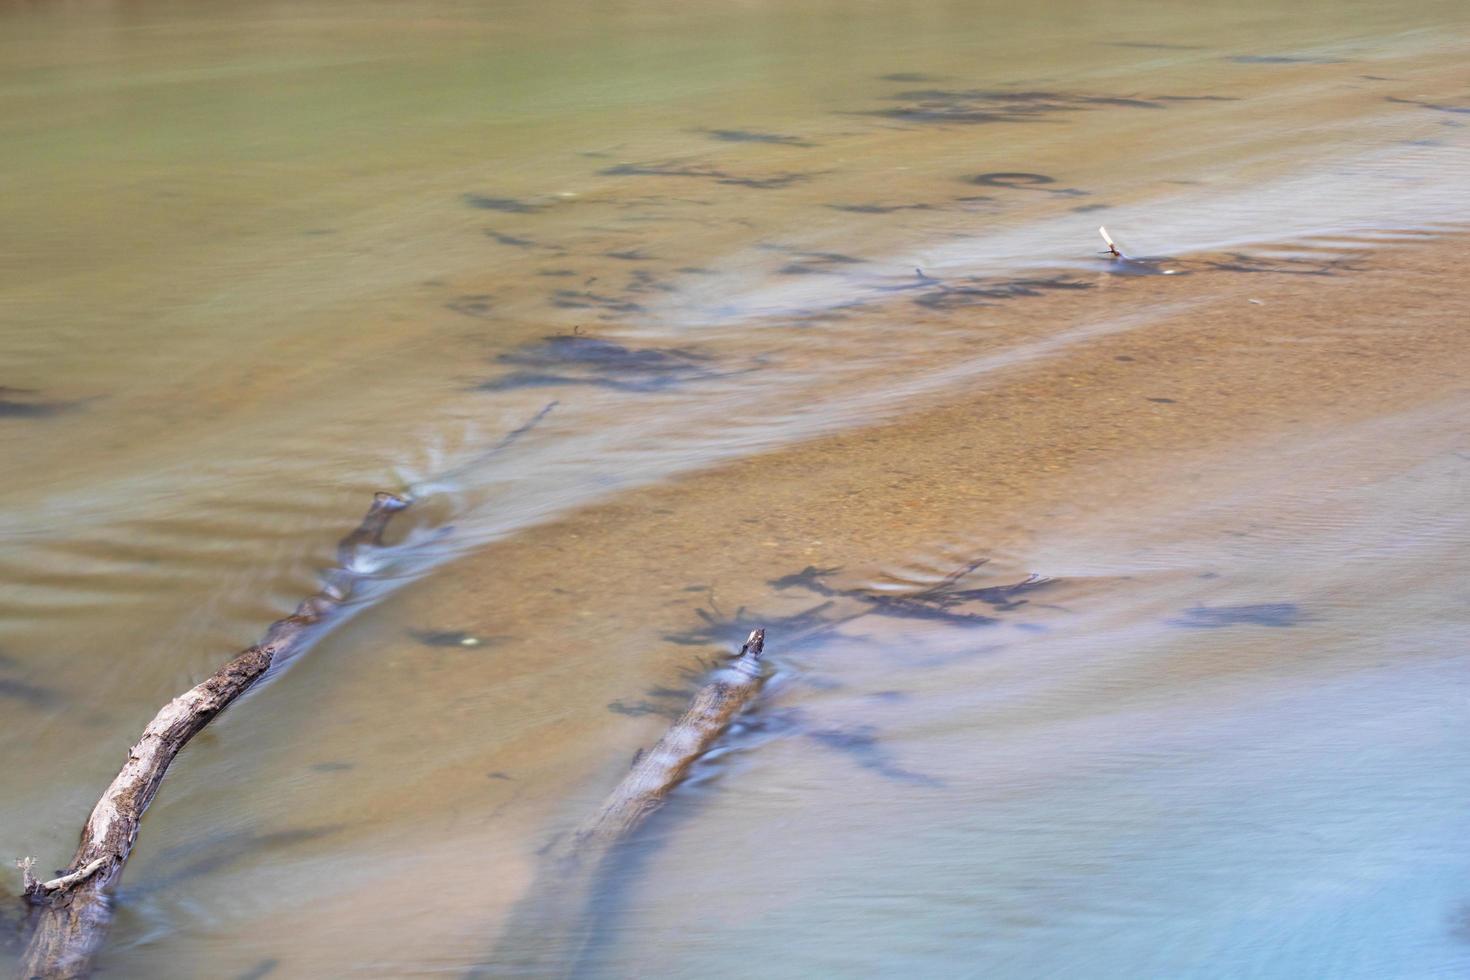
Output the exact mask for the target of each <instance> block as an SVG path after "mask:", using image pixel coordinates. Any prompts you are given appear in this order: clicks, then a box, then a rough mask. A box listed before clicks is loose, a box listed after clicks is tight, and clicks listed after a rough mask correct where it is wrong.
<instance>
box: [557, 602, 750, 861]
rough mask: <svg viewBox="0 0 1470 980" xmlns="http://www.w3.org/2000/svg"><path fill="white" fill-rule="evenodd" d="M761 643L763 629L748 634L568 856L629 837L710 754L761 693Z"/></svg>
mask: <svg viewBox="0 0 1470 980" xmlns="http://www.w3.org/2000/svg"><path fill="white" fill-rule="evenodd" d="M765 642H766V631H765V630H763V629H757V630H753V631H752V632H751V634H750V638H749V639H747V640H746V641H745V645H744V646H742V647H741V648H740V653H739V654H738V655H737V656H736V657H735V659H734V660H732V661H731V662H730V663H729V664H728V665H726V666H724V667H722V668H720V669H719V670H718V671H716V673H715V675H714V676H713V677H711V678H710V680H709V682H708V683H706V684H705V685H704V686H703V687H701V688H700V689H699V691H698V692H697V693H696V694H695V695H694V700H693V701H692V702H691V703H690V705H689V710H688V711H685V712H684V714H683V715H682V716H680V718H679V720H678V721H676V722H674V724H673V725H672V726H671V727H670V728H669V730H668V731H667V732H665V733H664V735H663V738H660V739H659V740H658V742H657V743H656V744H655V745H654V746H653V748H651V749H649V750H648V751H647V752H645V753H643V754H642V755H641V756H639V758H638V761H637V762H635V763H634V764H633V768H632V769H630V770H629V771H628V775H626V776H624V777H623V781H622V782H621V783H619V784H618V787H617V789H615V790H613V791H612V795H610V796H609V797H608V798H607V800H606V801H605V802H604V803H603V804H602V807H601V808H600V809H598V811H597V812H596V813H595V814H593V815H592V816H591V818H589V819H588V820H587V821H586V822H584V823H583V824H582V826H581V827H580V828H578V830H577V831H576V832H575V833H574V834H573V835H572V837H571V840H570V841H568V843H567V847H568V854H569V856H570V855H584V856H585V855H587V854H597V853H600V852H601V851H602V850H603V849H605V848H606V847H608V846H610V845H612V844H616V843H617V842H618V841H620V840H622V839H624V838H625V837H627V836H628V835H629V834H631V833H632V832H633V831H634V830H635V829H636V828H637V827H638V825H639V824H640V823H642V822H643V821H644V820H645V819H647V818H648V816H649V814H651V813H653V811H655V810H657V809H658V808H659V807H660V806H661V805H662V804H663V802H664V800H665V799H666V798H667V797H668V795H669V793H670V791H671V790H673V788H674V787H675V786H677V785H679V783H680V781H681V780H683V778H684V776H685V774H686V773H688V772H689V767H690V766H692V765H694V763H695V762H696V761H698V759H699V757H700V756H702V755H704V754H705V753H706V752H708V751H709V748H710V746H711V745H713V744H714V742H715V739H717V738H719V737H720V735H721V734H722V733H723V732H724V731H725V729H726V728H727V727H728V726H729V724H730V722H731V720H733V719H734V717H735V715H736V714H738V713H739V711H740V709H741V708H743V707H745V705H746V703H747V702H749V701H750V699H751V698H753V697H754V696H755V695H756V692H758V691H759V690H760V687H761V682H762V680H763V676H764V671H763V670H762V669H761V660H760V658H761V651H762V649H763V648H764V647H765Z"/></svg>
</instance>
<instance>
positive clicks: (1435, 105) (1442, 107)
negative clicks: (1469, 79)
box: [1384, 95, 1470, 116]
mask: <svg viewBox="0 0 1470 980" xmlns="http://www.w3.org/2000/svg"><path fill="white" fill-rule="evenodd" d="M1384 101H1385V102H1397V103H1398V104H1399V105H1416V106H1419V107H1420V108H1421V109H1433V110H1434V111H1435V112H1452V113H1455V114H1456V115H1462V116H1470V106H1464V105H1447V104H1445V103H1442V102H1421V101H1420V100H1419V99H1400V98H1395V97H1394V96H1392V95H1390V96H1388V97H1387V98H1385V99H1384Z"/></svg>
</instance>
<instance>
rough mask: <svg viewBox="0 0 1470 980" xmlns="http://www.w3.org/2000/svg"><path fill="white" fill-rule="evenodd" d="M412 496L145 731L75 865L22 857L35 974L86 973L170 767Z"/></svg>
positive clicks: (290, 644) (27, 965) (353, 540)
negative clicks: (38, 864)
mask: <svg viewBox="0 0 1470 980" xmlns="http://www.w3.org/2000/svg"><path fill="white" fill-rule="evenodd" d="M408 503H409V501H408V500H407V499H405V498H403V497H399V496H395V495H394V494H391V493H379V494H376V495H375V496H374V497H373V503H372V506H371V507H369V508H368V512H367V515H366V516H365V517H364V518H363V520H362V523H361V524H360V525H358V527H357V528H356V529H355V530H354V531H353V532H352V533H351V534H348V535H347V536H346V537H345V538H343V539H342V541H341V543H340V544H339V545H338V548H337V567H336V568H334V569H333V570H332V571H331V572H329V573H328V574H327V576H326V579H325V581H324V583H323V585H322V589H321V591H320V592H318V593H317V594H316V595H313V596H311V597H310V598H308V599H306V600H305V601H303V602H302V603H301V605H299V606H298V607H297V608H296V611H295V612H294V613H292V614H291V615H290V616H287V617H286V618H285V619H281V620H278V621H277V622H275V623H273V624H271V626H270V628H269V629H267V630H266V633H265V635H264V636H263V637H262V638H261V640H260V642H259V643H257V644H256V645H255V646H252V647H250V648H249V649H248V650H245V651H244V652H243V653H241V654H239V655H238V656H236V657H235V658H234V659H233V660H231V661H230V662H229V663H227V664H225V665H224V666H223V667H221V668H220V669H219V670H217V671H215V672H214V673H213V674H212V675H210V676H209V677H208V678H206V679H205V680H204V681H202V682H200V683H199V684H197V685H196V686H194V687H192V688H190V689H189V690H188V691H185V692H184V693H183V694H181V695H179V696H178V697H176V698H174V699H173V700H172V701H170V702H169V703H168V704H166V705H164V706H163V709H162V710H161V711H159V712H158V714H157V715H156V716H155V717H154V718H153V720H152V721H151V722H149V723H148V726H147V727H146V728H144V729H143V735H142V737H141V738H140V739H138V741H137V743H136V744H134V745H133V747H132V748H131V749H130V750H129V751H128V758H127V761H126V762H125V763H124V764H123V767H122V770H121V771H120V772H119V773H118V774H117V778H116V779H114V780H113V781H112V785H110V786H108V787H107V790H106V792H104V793H103V794H102V798H101V799H100V800H98V801H97V805H96V807H94V808H93V810H92V815H91V816H90V817H88V818H87V823H86V826H85V827H84V828H83V830H82V839H81V843H80V844H79V845H78V846H77V850H76V854H75V855H73V857H72V860H71V864H70V865H68V867H67V869H66V871H64V872H63V873H61V874H60V875H58V876H57V877H56V878H54V879H52V880H50V881H45V882H42V881H38V880H37V879H36V878H35V877H34V876H33V875H32V873H31V868H32V866H33V865H34V862H33V861H32V860H31V859H29V858H27V859H25V860H24V861H21V862H20V867H21V870H22V877H23V879H24V886H25V898H26V899H27V900H28V901H29V902H30V903H31V905H32V906H33V915H32V918H33V924H34V931H33V932H32V934H31V938H30V942H29V944H28V945H27V947H26V949H25V952H24V954H23V955H22V957H21V963H20V971H19V974H18V975H19V976H21V977H25V978H70V977H84V976H86V975H87V974H88V972H89V971H90V969H91V966H92V960H93V958H94V956H95V955H96V953H97V950H98V948H99V947H100V946H101V944H102V941H103V939H104V938H105V937H106V935H107V929H108V926H109V925H110V924H111V921H112V908H111V896H110V892H111V889H112V886H113V885H114V884H115V883H116V882H117V880H118V878H119V877H121V875H122V871H123V865H124V864H125V863H126V862H127V859H128V855H129V854H130V853H131V852H132V850H133V844H134V842H135V841H136V840H137V837H138V828H139V824H140V823H141V821H142V819H143V813H144V811H146V810H147V809H148V805H149V804H150V803H152V802H153V797H154V796H155V795H156V794H157V792H158V787H159V784H160V783H161V782H162V781H163V776H164V773H166V772H167V771H168V767H169V764H170V763H171V762H173V760H174V757H175V756H176V755H178V753H179V750H180V749H182V748H183V747H184V746H185V745H186V744H188V742H189V739H191V738H193V737H194V735H196V734H198V732H199V731H200V730H201V729H203V728H204V726H206V725H208V724H209V722H210V721H211V720H213V718H214V717H215V716H216V715H218V714H219V713H220V712H221V711H223V710H224V709H225V708H226V707H228V706H229V704H230V703H231V702H233V701H234V700H235V699H236V698H238V697H240V695H242V694H244V693H245V692H246V691H247V690H249V689H250V687H251V686H252V685H254V684H255V683H256V682H257V681H259V680H260V678H261V677H263V676H264V675H265V674H266V672H267V671H268V670H269V669H270V667H271V665H272V664H275V663H280V662H284V661H286V660H288V659H290V657H291V656H292V655H293V654H295V653H298V652H300V650H301V649H302V648H304V646H305V644H306V642H307V641H308V640H309V638H310V637H311V635H312V634H313V632H314V630H315V627H318V626H319V625H321V624H322V623H323V621H324V620H326V619H328V618H329V617H330V616H331V615H332V614H333V613H335V612H336V611H338V610H339V609H341V607H342V606H343V605H344V604H345V603H346V601H347V599H348V598H349V597H350V596H351V594H352V590H353V586H354V585H355V584H356V583H357V581H358V580H359V579H360V578H362V577H363V576H364V574H365V572H366V568H365V565H364V561H363V559H364V558H365V553H366V552H368V551H371V550H372V549H375V548H378V547H380V546H381V545H382V543H383V532H384V530H385V529H386V528H387V526H388V522H389V521H390V520H391V519H392V517H393V515H394V514H396V513H397V512H398V511H400V510H402V509H403V508H405V507H407V506H408Z"/></svg>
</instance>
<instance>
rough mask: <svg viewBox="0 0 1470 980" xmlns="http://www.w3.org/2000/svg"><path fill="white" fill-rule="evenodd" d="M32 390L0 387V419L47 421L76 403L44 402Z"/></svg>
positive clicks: (68, 409) (73, 406)
mask: <svg viewBox="0 0 1470 980" xmlns="http://www.w3.org/2000/svg"><path fill="white" fill-rule="evenodd" d="M37 394H38V392H37V391H36V390H35V389H34V388H9V387H6V386H5V385H0V419H5V418H10V419H47V418H51V417H52V416H54V415H60V414H61V413H62V412H66V411H70V410H71V409H73V408H75V407H76V405H77V403H76V402H58V401H45V400H43V399H39V398H37V397H36V395H37Z"/></svg>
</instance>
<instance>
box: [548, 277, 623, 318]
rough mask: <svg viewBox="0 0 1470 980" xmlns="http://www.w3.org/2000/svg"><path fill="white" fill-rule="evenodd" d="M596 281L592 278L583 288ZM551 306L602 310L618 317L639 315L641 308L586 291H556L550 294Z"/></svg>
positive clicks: (595, 278)
mask: <svg viewBox="0 0 1470 980" xmlns="http://www.w3.org/2000/svg"><path fill="white" fill-rule="evenodd" d="M596 281H597V277H596V276H593V277H592V278H591V279H588V280H587V281H586V282H584V283H583V285H584V286H586V285H590V284H592V283H593V282H596ZM551 305H552V306H558V307H561V308H562V309H566V310H602V311H603V312H604V313H606V314H612V315H619V314H626V313H641V312H642V311H643V307H641V306H639V305H638V304H637V303H635V302H633V301H632V300H628V299H619V298H618V297H616V296H609V295H607V294H606V293H594V292H591V291H590V290H586V289H558V290H557V291H556V292H554V293H552V294H551Z"/></svg>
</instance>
